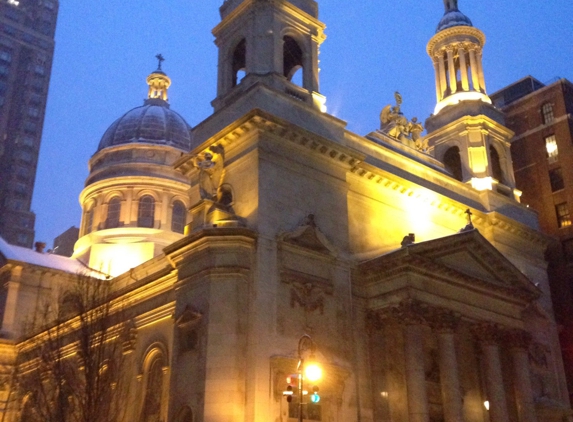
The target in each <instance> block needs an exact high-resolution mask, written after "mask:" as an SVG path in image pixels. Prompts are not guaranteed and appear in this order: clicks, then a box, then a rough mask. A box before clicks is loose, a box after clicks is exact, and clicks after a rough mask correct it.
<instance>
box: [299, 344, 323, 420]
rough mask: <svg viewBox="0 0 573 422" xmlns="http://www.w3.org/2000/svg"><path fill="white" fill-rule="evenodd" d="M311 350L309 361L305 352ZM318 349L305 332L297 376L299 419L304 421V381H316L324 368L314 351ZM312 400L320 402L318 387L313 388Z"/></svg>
mask: <svg viewBox="0 0 573 422" xmlns="http://www.w3.org/2000/svg"><path fill="white" fill-rule="evenodd" d="M307 351H310V356H309V357H308V359H307V361H306V362H305V359H304V357H303V354H304V353H305V352H307ZM315 351H316V344H315V343H314V341H312V339H311V338H310V336H309V335H307V334H304V335H303V336H302V337H301V338H300V340H299V341H298V366H297V375H298V376H297V378H298V420H299V422H302V421H303V417H302V406H303V404H304V403H303V398H304V381H305V380H308V381H310V382H316V381H318V380H319V379H321V378H322V369H321V368H320V366H318V364H317V363H316V358H315V356H314V353H315ZM311 400H312V402H313V403H318V401H319V400H320V397H319V395H318V387H316V386H315V387H314V388H313V395H312V399H311Z"/></svg>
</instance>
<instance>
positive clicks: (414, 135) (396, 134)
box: [380, 92, 428, 152]
mask: <svg viewBox="0 0 573 422" xmlns="http://www.w3.org/2000/svg"><path fill="white" fill-rule="evenodd" d="M394 98H395V99H396V105H395V106H393V107H392V106H391V105H387V106H386V107H384V108H383V109H382V112H381V113H380V130H382V132H384V133H386V134H387V135H388V136H390V137H392V138H394V139H397V140H399V141H400V142H402V143H403V144H405V145H408V146H409V147H411V148H415V149H417V150H419V151H424V152H425V151H427V149H428V141H427V140H424V139H423V138H422V135H421V134H422V132H423V131H424V126H422V124H421V123H419V122H418V118H417V117H414V118H413V119H412V121H410V122H409V121H408V119H407V118H406V117H404V115H403V114H402V112H401V111H400V107H401V105H402V96H401V95H400V93H399V92H396V93H394Z"/></svg>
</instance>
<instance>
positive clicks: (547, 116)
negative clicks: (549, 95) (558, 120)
mask: <svg viewBox="0 0 573 422" xmlns="http://www.w3.org/2000/svg"><path fill="white" fill-rule="evenodd" d="M541 115H542V116H543V124H545V125H548V124H549V123H553V120H555V116H554V114H553V104H551V103H546V104H543V107H541Z"/></svg>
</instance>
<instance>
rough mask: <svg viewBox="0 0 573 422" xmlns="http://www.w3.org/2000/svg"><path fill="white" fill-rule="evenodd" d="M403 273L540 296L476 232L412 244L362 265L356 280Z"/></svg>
mask: <svg viewBox="0 0 573 422" xmlns="http://www.w3.org/2000/svg"><path fill="white" fill-rule="evenodd" d="M407 273H418V274H424V276H429V277H434V278H439V279H441V280H447V281H449V282H452V283H455V284H456V285H457V286H461V287H462V288H463V287H464V286H465V287H467V288H468V289H474V290H475V289H479V290H482V291H487V290H491V291H497V292H498V293H501V294H502V295H506V296H508V297H519V298H521V299H526V300H533V299H534V298H536V297H538V296H539V295H540V291H539V289H538V288H537V287H536V286H535V285H534V284H533V283H532V282H531V280H529V279H528V278H527V277H526V276H525V275H524V274H523V273H522V272H521V271H519V269H518V268H517V267H515V265H513V264H512V263H511V262H510V261H509V260H508V259H507V258H505V257H504V256H503V255H502V254H501V253H500V252H499V251H498V250H497V249H496V248H495V247H494V246H493V245H492V244H491V243H489V242H488V241H487V239H485V238H484V237H483V236H482V235H481V234H480V233H479V232H478V231H477V230H471V231H467V232H463V233H458V234H455V235H452V236H447V237H443V238H439V239H435V240H431V241H427V242H422V243H417V244H412V245H409V246H406V247H403V248H401V249H399V250H396V251H394V252H391V253H389V254H386V255H383V256H380V257H378V258H375V259H373V260H370V261H367V262H363V263H361V264H360V265H359V271H358V274H357V276H358V277H359V278H361V280H362V282H363V283H366V284H368V283H372V282H377V280H378V281H383V280H384V279H390V278H395V277H397V276H400V275H403V274H407Z"/></svg>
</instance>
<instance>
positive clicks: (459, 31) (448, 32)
mask: <svg viewBox="0 0 573 422" xmlns="http://www.w3.org/2000/svg"><path fill="white" fill-rule="evenodd" d="M456 36H471V37H476V38H477V39H478V42H479V43H480V46H481V47H483V46H484V45H485V42H486V37H485V34H484V33H483V32H482V31H480V30H479V29H477V28H475V27H473V26H454V27H452V28H447V29H444V30H442V31H440V32H438V33H436V34H435V35H434V36H433V37H432V38H431V39H430V42H429V43H428V46H427V47H426V51H427V53H428V55H429V56H430V57H433V52H434V48H435V47H436V45H437V44H439V43H440V42H442V41H446V40H447V39H448V38H450V37H456ZM453 41H454V42H455V43H459V42H460V40H453Z"/></svg>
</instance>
